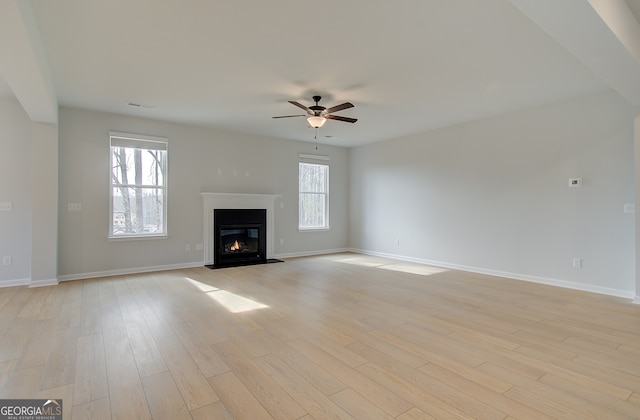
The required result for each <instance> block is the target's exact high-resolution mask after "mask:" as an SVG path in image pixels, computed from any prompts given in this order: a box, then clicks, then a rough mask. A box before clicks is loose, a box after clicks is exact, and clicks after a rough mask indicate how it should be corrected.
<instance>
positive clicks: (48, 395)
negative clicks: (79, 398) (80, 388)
mask: <svg viewBox="0 0 640 420" xmlns="http://www.w3.org/2000/svg"><path fill="white" fill-rule="evenodd" d="M34 398H38V399H46V400H58V401H60V400H62V418H63V420H71V413H72V412H73V384H68V385H62V386H58V387H55V388H50V389H44V390H42V391H40V392H38V394H36V395H34ZM76 418H77V417H76Z"/></svg>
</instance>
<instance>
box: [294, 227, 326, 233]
mask: <svg viewBox="0 0 640 420" xmlns="http://www.w3.org/2000/svg"><path fill="white" fill-rule="evenodd" d="M330 230H331V229H330V228H328V227H326V228H298V232H328V231H330Z"/></svg>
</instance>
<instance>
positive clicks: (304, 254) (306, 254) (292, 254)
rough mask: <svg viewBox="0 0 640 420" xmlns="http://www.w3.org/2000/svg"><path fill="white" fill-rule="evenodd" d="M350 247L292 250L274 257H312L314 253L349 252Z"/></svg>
mask: <svg viewBox="0 0 640 420" xmlns="http://www.w3.org/2000/svg"><path fill="white" fill-rule="evenodd" d="M348 251H350V250H349V248H336V249H323V250H320V251H306V252H290V253H287V254H276V255H274V256H273V258H278V259H280V258H297V257H312V256H314V255H327V254H338V253H340V252H348Z"/></svg>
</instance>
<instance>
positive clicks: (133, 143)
mask: <svg viewBox="0 0 640 420" xmlns="http://www.w3.org/2000/svg"><path fill="white" fill-rule="evenodd" d="M122 146H124V147H127V148H139V149H142V150H164V151H165V152H166V159H165V160H164V162H163V163H164V165H163V168H162V172H163V183H162V185H146V184H141V185H137V184H135V183H129V184H127V185H126V186H127V187H131V188H135V187H143V188H157V189H158V190H161V191H162V231H161V232H136V233H129V234H114V208H113V201H114V194H113V189H114V187H115V186H117V184H115V183H114V182H113V176H112V174H113V168H114V158H113V148H114V147H122ZM168 156H169V142H168V139H167V138H165V137H157V136H148V135H142V134H131V133H123V132H118V131H109V163H110V165H109V232H108V238H109V240H127V239H129V240H130V239H163V238H167V235H168V234H167V198H168V194H167V191H168V185H167V184H168V179H169V177H168V166H169V164H168Z"/></svg>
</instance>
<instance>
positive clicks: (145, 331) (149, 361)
mask: <svg viewBox="0 0 640 420" xmlns="http://www.w3.org/2000/svg"><path fill="white" fill-rule="evenodd" d="M125 327H126V329H127V335H128V337H129V342H130V344H131V350H132V351H133V356H134V357H135V359H136V365H137V366H138V372H139V373H140V377H141V378H144V377H146V376H150V375H154V374H156V373H160V372H166V371H167V370H168V368H167V365H166V364H165V361H164V359H163V357H162V354H161V353H160V349H159V348H158V344H157V343H156V341H155V340H154V338H153V335H152V334H151V331H149V328H147V325H146V324H145V323H142V322H130V323H126V324H125Z"/></svg>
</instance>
